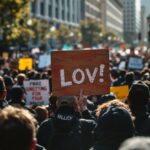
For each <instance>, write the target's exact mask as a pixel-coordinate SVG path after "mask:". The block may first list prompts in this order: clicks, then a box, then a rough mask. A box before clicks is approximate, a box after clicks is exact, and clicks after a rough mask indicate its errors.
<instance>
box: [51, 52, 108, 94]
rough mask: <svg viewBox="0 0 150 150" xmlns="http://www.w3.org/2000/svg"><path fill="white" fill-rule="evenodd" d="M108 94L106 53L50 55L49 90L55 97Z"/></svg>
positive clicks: (57, 53)
mask: <svg viewBox="0 0 150 150" xmlns="http://www.w3.org/2000/svg"><path fill="white" fill-rule="evenodd" d="M80 90H83V94H84V95H99V94H106V93H109V90H110V76H109V52H108V50H105V49H103V50H84V51H81V50H80V51H56V52H52V91H53V94H54V95H56V96H60V95H79V93H80Z"/></svg>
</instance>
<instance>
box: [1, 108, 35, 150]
mask: <svg viewBox="0 0 150 150" xmlns="http://www.w3.org/2000/svg"><path fill="white" fill-rule="evenodd" d="M35 123H36V121H35V119H34V118H33V117H32V115H31V114H30V113H29V112H28V111H27V110H24V109H21V108H16V107H12V106H8V107H6V108H4V109H3V110H1V111H0V150H35V147H36V142H35V137H36V127H35Z"/></svg>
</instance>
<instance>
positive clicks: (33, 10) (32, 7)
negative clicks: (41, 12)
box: [31, 1, 36, 14]
mask: <svg viewBox="0 0 150 150" xmlns="http://www.w3.org/2000/svg"><path fill="white" fill-rule="evenodd" d="M31 9H32V13H33V14H35V13H36V3H35V1H34V2H32V3H31Z"/></svg>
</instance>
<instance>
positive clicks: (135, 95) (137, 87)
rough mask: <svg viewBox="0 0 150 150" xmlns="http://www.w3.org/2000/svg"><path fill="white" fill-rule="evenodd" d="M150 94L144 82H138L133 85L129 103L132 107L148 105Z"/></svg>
mask: <svg viewBox="0 0 150 150" xmlns="http://www.w3.org/2000/svg"><path fill="white" fill-rule="evenodd" d="M149 97H150V92H149V87H148V86H147V85H146V84H145V83H144V82H142V81H138V82H135V83H133V84H132V86H131V88H130V90H129V95H128V101H129V104H131V105H138V106H140V105H146V104H147V103H148V101H149Z"/></svg>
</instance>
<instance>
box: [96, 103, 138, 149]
mask: <svg viewBox="0 0 150 150" xmlns="http://www.w3.org/2000/svg"><path fill="white" fill-rule="evenodd" d="M96 112H97V113H96V115H97V119H98V121H97V127H96V129H95V144H94V150H117V149H118V147H119V146H120V144H121V143H122V142H123V141H124V140H126V139H127V138H130V137H133V136H134V134H135V129H134V125H133V120H132V116H131V114H130V110H129V108H128V106H127V105H125V104H124V103H122V102H120V101H119V100H113V101H110V102H107V103H104V104H102V105H100V106H98V108H97V110H96Z"/></svg>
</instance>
